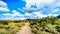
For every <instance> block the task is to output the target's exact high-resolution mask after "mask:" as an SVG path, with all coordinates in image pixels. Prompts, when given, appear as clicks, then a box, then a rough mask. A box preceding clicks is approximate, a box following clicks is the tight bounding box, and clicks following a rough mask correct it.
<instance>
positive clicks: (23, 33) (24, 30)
mask: <svg viewBox="0 0 60 34" xmlns="http://www.w3.org/2000/svg"><path fill="white" fill-rule="evenodd" d="M17 34H32V32H31V28H30V27H29V23H25V26H23V27H22V28H21V30H20V31H19V32H17Z"/></svg>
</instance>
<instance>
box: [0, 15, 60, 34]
mask: <svg viewBox="0 0 60 34" xmlns="http://www.w3.org/2000/svg"><path fill="white" fill-rule="evenodd" d="M27 22H29V24H30V25H29V26H30V27H31V30H32V33H33V34H60V19H59V18H58V17H53V16H50V17H49V16H48V17H44V18H37V19H27V20H0V34H16V32H18V31H19V30H20V29H21V27H22V26H24V25H25V23H27Z"/></svg>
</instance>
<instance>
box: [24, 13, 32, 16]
mask: <svg viewBox="0 0 60 34" xmlns="http://www.w3.org/2000/svg"><path fill="white" fill-rule="evenodd" d="M24 16H32V14H31V13H28V12H26V13H25V14H24Z"/></svg>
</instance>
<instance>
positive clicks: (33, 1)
mask: <svg viewBox="0 0 60 34" xmlns="http://www.w3.org/2000/svg"><path fill="white" fill-rule="evenodd" d="M24 1H25V2H26V7H25V8H24V7H23V9H26V10H37V9H40V8H43V7H44V6H52V5H54V3H56V2H57V1H58V0H24ZM32 5H36V6H37V8H31V6H32Z"/></svg>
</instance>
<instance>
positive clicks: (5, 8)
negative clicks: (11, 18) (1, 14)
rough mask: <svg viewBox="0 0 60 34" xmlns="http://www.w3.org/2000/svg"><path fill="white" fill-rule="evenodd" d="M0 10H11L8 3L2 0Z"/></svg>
mask: <svg viewBox="0 0 60 34" xmlns="http://www.w3.org/2000/svg"><path fill="white" fill-rule="evenodd" d="M0 11H5V12H9V11H10V10H9V9H8V7H7V3H5V2H3V1H0Z"/></svg>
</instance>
